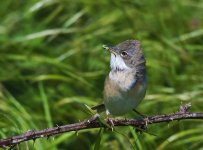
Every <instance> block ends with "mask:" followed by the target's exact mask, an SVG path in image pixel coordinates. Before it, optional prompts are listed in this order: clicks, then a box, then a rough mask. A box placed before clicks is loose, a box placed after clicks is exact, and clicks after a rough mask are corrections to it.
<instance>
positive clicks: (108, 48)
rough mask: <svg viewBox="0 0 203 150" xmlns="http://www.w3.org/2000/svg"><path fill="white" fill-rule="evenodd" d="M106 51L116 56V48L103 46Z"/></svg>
mask: <svg viewBox="0 0 203 150" xmlns="http://www.w3.org/2000/svg"><path fill="white" fill-rule="evenodd" d="M102 47H103V48H104V49H106V50H108V51H110V52H111V53H113V54H114V55H116V52H115V51H116V48H115V47H114V46H108V45H103V46H102Z"/></svg>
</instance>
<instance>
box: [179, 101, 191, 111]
mask: <svg viewBox="0 0 203 150" xmlns="http://www.w3.org/2000/svg"><path fill="white" fill-rule="evenodd" d="M191 106H192V104H191V103H188V104H185V105H181V106H180V109H179V112H178V113H186V112H188V110H189V108H190V107H191Z"/></svg>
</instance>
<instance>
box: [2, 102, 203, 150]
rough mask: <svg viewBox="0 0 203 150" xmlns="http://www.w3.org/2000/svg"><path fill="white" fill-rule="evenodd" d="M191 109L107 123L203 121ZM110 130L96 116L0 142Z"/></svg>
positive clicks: (201, 115)
mask: <svg viewBox="0 0 203 150" xmlns="http://www.w3.org/2000/svg"><path fill="white" fill-rule="evenodd" d="M190 107H191V104H186V105H183V106H180V109H179V111H178V112H176V113H172V114H166V115H157V116H149V117H145V118H142V119H114V118H111V119H106V120H105V121H106V122H107V124H109V125H110V126H111V125H112V123H113V125H114V126H134V127H140V126H145V125H147V124H155V123H161V122H170V121H173V120H183V119H203V113H201V112H188V109H189V108H190ZM100 127H104V128H108V127H107V126H106V125H104V124H102V123H101V122H100V121H99V119H98V117H97V116H94V117H92V118H90V119H86V120H84V121H82V122H79V123H74V124H68V125H63V126H56V127H53V128H47V129H44V130H30V131H27V132H26V133H23V134H21V135H18V136H13V137H10V138H7V139H2V140H0V147H2V148H7V147H10V148H11V147H14V146H16V145H17V144H20V143H21V142H24V141H28V140H35V139H37V138H43V137H50V136H53V135H56V134H60V133H64V132H70V131H79V130H83V129H91V128H100Z"/></svg>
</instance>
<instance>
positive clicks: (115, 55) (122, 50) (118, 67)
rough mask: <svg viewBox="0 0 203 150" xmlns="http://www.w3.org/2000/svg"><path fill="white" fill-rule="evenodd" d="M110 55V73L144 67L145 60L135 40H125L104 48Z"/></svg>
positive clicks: (138, 43)
mask: <svg viewBox="0 0 203 150" xmlns="http://www.w3.org/2000/svg"><path fill="white" fill-rule="evenodd" d="M103 48H105V49H107V50H109V51H110V53H111V60H110V67H111V70H112V71H123V70H133V69H137V67H140V66H142V67H145V59H144V56H143V53H142V49H141V48H140V42H139V41H137V40H127V41H124V42H122V43H120V44H118V45H116V46H106V45H104V46H103Z"/></svg>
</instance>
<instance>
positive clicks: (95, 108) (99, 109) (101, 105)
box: [91, 104, 105, 113]
mask: <svg viewBox="0 0 203 150" xmlns="http://www.w3.org/2000/svg"><path fill="white" fill-rule="evenodd" d="M91 109H92V110H96V111H97V112H98V113H100V112H104V111H105V105H104V104H99V105H96V106H93V107H91Z"/></svg>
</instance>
